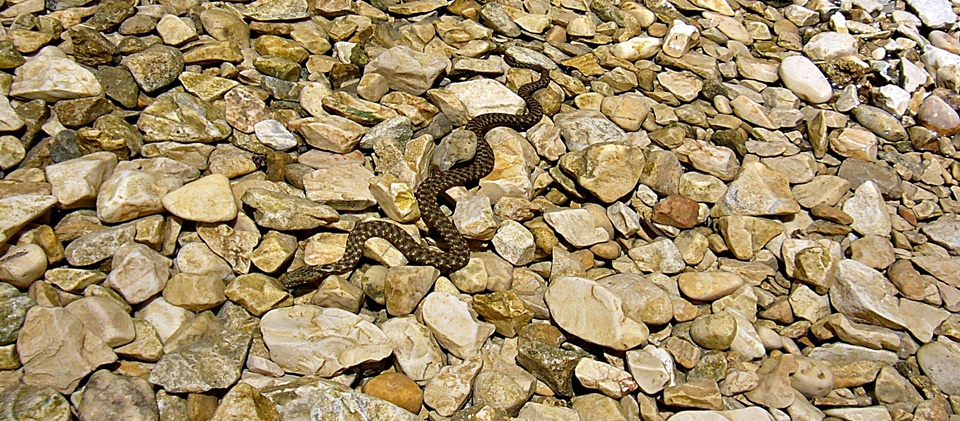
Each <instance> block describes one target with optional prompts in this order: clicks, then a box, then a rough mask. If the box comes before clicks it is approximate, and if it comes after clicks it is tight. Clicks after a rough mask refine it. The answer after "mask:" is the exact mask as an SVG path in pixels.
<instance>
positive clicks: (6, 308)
mask: <svg viewBox="0 0 960 421" xmlns="http://www.w3.org/2000/svg"><path fill="white" fill-rule="evenodd" d="M35 305H37V303H36V302H35V301H33V300H32V299H31V298H30V297H28V296H27V295H26V294H21V293H20V292H19V291H18V290H17V289H16V288H15V287H13V286H11V285H7V284H0V320H2V321H3V323H2V324H0V345H2V346H6V345H10V344H12V343H14V342H16V340H17V336H18V335H19V333H20V328H21V327H22V326H23V322H24V321H25V320H26V317H27V311H28V310H30V308H32V307H33V306H35Z"/></svg>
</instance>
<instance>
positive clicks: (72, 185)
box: [45, 152, 117, 209]
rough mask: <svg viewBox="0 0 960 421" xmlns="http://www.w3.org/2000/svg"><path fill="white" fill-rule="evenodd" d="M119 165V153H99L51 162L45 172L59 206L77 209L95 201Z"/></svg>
mask: <svg viewBox="0 0 960 421" xmlns="http://www.w3.org/2000/svg"><path fill="white" fill-rule="evenodd" d="M116 165H117V155H116V154H114V153H112V152H97V153H92V154H89V155H85V156H83V157H80V158H75V159H71V160H68V161H63V162H60V163H57V164H53V165H48V166H47V167H46V168H45V173H46V176H47V180H48V181H49V182H50V184H51V190H52V193H53V195H54V196H57V201H58V202H59V206H60V207H61V208H64V209H73V208H78V207H86V206H90V205H92V204H93V203H94V201H95V200H96V198H97V191H98V190H99V189H100V184H101V183H102V182H103V180H104V179H106V178H107V176H108V175H109V174H110V173H111V172H113V169H114V167H116Z"/></svg>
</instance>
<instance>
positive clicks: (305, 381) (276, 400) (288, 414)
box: [260, 376, 419, 421]
mask: <svg viewBox="0 0 960 421" xmlns="http://www.w3.org/2000/svg"><path fill="white" fill-rule="evenodd" d="M260 393H261V394H263V396H266V397H267V398H268V399H270V401H271V402H272V403H273V405H274V406H275V407H276V409H277V412H278V413H279V417H278V418H277V419H283V420H288V419H317V420H320V421H335V420H341V419H346V420H362V419H377V420H383V421H416V420H418V419H419V418H417V416H416V415H414V414H411V413H410V412H408V411H407V410H405V409H403V408H401V407H399V406H397V405H394V404H393V403H390V402H388V401H385V400H382V399H378V398H375V397H373V396H370V395H367V394H364V393H359V392H355V391H353V390H352V389H350V388H349V387H347V386H344V385H342V384H339V383H335V382H333V381H330V380H327V379H322V378H319V377H312V376H308V377H303V378H301V379H298V380H294V381H292V382H289V383H286V384H283V385H280V386H272V387H266V388H263V389H261V391H260ZM344 408H350V412H349V413H344V412H343V411H344Z"/></svg>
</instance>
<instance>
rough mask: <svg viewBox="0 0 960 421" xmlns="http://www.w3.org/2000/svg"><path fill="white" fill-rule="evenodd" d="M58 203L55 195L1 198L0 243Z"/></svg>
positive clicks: (26, 195)
mask: <svg viewBox="0 0 960 421" xmlns="http://www.w3.org/2000/svg"><path fill="white" fill-rule="evenodd" d="M56 203H57V198H56V197H55V196H49V195H36V194H25V195H18V196H12V197H5V198H2V199H0V244H3V243H6V242H7V240H8V239H10V237H11V236H13V235H14V234H16V233H17V232H18V231H20V229H21V228H23V227H24V226H25V225H27V223H29V222H30V221H33V220H34V219H36V218H38V217H40V216H41V215H43V214H44V213H46V212H47V211H48V210H50V208H52V207H53V205H54V204H56Z"/></svg>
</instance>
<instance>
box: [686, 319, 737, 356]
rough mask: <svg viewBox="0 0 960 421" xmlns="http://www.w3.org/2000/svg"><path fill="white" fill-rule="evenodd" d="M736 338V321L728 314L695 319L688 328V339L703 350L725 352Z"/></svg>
mask: <svg viewBox="0 0 960 421" xmlns="http://www.w3.org/2000/svg"><path fill="white" fill-rule="evenodd" d="M736 337H737V320H736V319H735V318H734V317H733V315H732V314H730V313H728V312H721V313H717V314H708V315H705V316H700V317H697V319H696V320H694V321H693V324H692V325H691V326H690V338H691V339H693V341H694V342H695V343H696V344H697V345H700V346H702V347H704V348H707V349H713V350H717V351H725V350H727V349H729V348H730V345H731V344H733V340H734V339H736Z"/></svg>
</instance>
